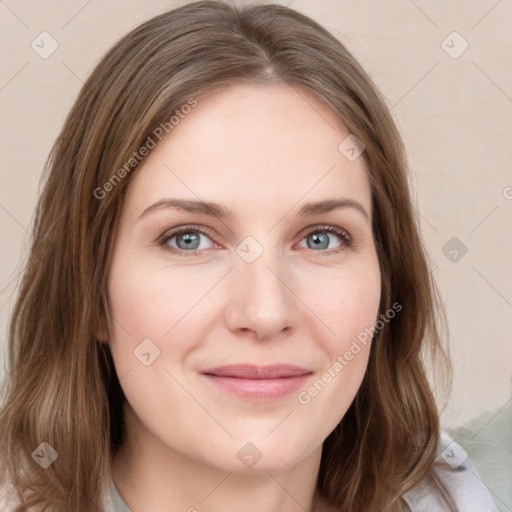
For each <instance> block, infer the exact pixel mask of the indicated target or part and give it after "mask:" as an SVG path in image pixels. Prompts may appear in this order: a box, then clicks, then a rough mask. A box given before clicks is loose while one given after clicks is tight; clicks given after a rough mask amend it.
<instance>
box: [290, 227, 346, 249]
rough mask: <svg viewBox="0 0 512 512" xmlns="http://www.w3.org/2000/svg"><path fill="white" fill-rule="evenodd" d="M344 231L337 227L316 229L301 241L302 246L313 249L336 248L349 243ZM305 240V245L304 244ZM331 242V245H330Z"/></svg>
mask: <svg viewBox="0 0 512 512" xmlns="http://www.w3.org/2000/svg"><path fill="white" fill-rule="evenodd" d="M347 241H348V239H347V238H346V235H345V234H344V232H343V231H341V230H338V229H336V228H330V229H316V230H315V231H311V232H310V233H308V234H307V235H306V236H305V237H304V238H303V239H302V240H301V242H300V245H301V247H307V248H308V249H313V250H325V249H336V248H339V247H340V246H342V245H348V244H347ZM304 242H305V245H304ZM329 244H330V245H329Z"/></svg>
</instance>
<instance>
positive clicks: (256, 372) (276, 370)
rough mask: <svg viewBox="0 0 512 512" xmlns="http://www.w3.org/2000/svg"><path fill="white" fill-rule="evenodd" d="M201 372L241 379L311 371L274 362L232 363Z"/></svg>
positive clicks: (295, 375) (279, 376)
mask: <svg viewBox="0 0 512 512" xmlns="http://www.w3.org/2000/svg"><path fill="white" fill-rule="evenodd" d="M201 373H203V374H207V375H216V376H218V377H237V378H241V379H278V378H284V377H298V376H299V375H306V374H309V373H311V371H310V370H306V369H305V368H301V367H300V366H295V365H291V364H274V365H269V366H256V365H251V364H234V365H229V366H219V367H217V368H209V369H207V370H203V371H201Z"/></svg>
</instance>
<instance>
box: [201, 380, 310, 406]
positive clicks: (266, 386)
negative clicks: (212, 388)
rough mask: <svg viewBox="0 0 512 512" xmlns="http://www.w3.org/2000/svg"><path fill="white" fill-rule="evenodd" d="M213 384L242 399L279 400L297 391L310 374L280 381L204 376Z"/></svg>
mask: <svg viewBox="0 0 512 512" xmlns="http://www.w3.org/2000/svg"><path fill="white" fill-rule="evenodd" d="M202 375H204V376H205V377H207V378H208V380H210V382H212V383H213V384H215V385H217V386H219V387H221V388H223V389H225V390H226V391H229V392H231V393H233V394H235V395H238V396H239V397H242V398H248V399H253V400H261V401H266V400H277V399H278V398H282V397H284V396H287V395H289V394H290V393H293V392H294V391H297V390H298V389H299V388H300V387H301V386H303V385H304V383H305V381H306V380H307V378H308V377H309V376H310V374H305V375H297V376H294V377H281V378H278V379H242V378H238V377H220V376H218V375H207V374H202Z"/></svg>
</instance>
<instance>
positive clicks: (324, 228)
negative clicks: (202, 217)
mask: <svg viewBox="0 0 512 512" xmlns="http://www.w3.org/2000/svg"><path fill="white" fill-rule="evenodd" d="M306 229H307V230H308V231H305V232H303V234H302V233H301V238H300V241H302V240H303V239H304V238H305V237H306V236H308V235H311V234H313V233H324V232H326V233H334V234H336V235H338V237H339V238H340V241H341V244H340V246H339V247H335V248H334V249H325V250H319V251H315V250H314V249H309V250H310V251H313V252H315V253H318V254H320V255H330V254H333V253H339V252H341V251H345V250H347V249H350V248H351V247H352V245H353V242H352V239H351V237H350V235H349V234H348V233H347V232H346V231H345V230H344V229H341V228H338V227H336V226H330V225H318V226H312V227H309V228H306ZM192 232H198V233H202V234H203V235H205V236H206V237H208V238H209V239H210V240H211V241H212V242H213V243H214V244H216V243H217V242H215V240H213V239H212V237H211V236H210V235H209V233H208V230H207V229H205V228H203V227H202V226H196V225H190V226H183V227H180V228H177V229H176V230H174V231H171V232H166V233H164V234H163V235H162V236H161V237H160V239H159V240H158V244H159V245H160V246H161V247H162V249H164V250H165V251H169V252H171V253H174V254H179V255H186V256H197V255H198V254H200V253H202V252H204V251H206V250H208V249H193V250H191V251H184V250H182V249H177V248H176V247H172V246H170V245H168V242H169V240H171V239H172V238H174V237H175V236H179V235H182V234H184V233H192ZM217 245H218V244H217ZM306 249H308V248H306Z"/></svg>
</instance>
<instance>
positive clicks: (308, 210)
mask: <svg viewBox="0 0 512 512" xmlns="http://www.w3.org/2000/svg"><path fill="white" fill-rule="evenodd" d="M169 208H170V209H176V210H183V211H186V212H190V213H200V214H203V215H209V216H211V217H217V218H220V219H229V218H232V217H233V210H231V209H228V208H225V207H224V206H222V205H220V204H217V203H212V202H209V201H200V200H191V199H170V198H164V199H160V200H159V201H157V202H156V203H153V204H152V205H150V206H148V207H147V208H146V209H145V210H144V211H143V212H142V213H141V214H140V215H139V218H138V220H140V219H142V218H143V217H145V216H146V215H148V214H149V213H150V212H152V211H155V210H161V209H169ZM338 208H352V209H354V210H356V211H358V212H359V213H361V214H362V215H363V217H364V218H365V219H366V220H367V221H369V220H370V216H369V215H368V212H367V211H366V210H365V209H364V207H363V206H362V205H361V204H360V203H358V202H357V201H355V200H353V199H327V200H324V201H316V202H311V203H306V204H304V205H303V206H302V207H301V208H300V210H299V211H298V212H297V216H298V217H310V216H313V215H318V214H321V213H329V212H332V211H334V210H337V209H338Z"/></svg>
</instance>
